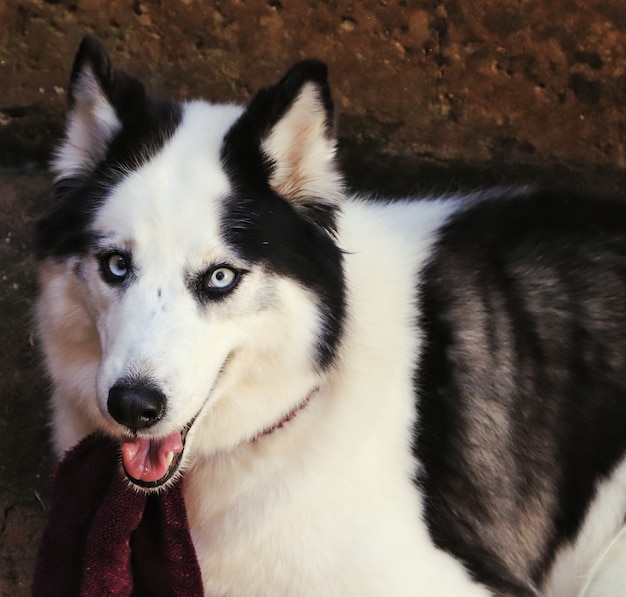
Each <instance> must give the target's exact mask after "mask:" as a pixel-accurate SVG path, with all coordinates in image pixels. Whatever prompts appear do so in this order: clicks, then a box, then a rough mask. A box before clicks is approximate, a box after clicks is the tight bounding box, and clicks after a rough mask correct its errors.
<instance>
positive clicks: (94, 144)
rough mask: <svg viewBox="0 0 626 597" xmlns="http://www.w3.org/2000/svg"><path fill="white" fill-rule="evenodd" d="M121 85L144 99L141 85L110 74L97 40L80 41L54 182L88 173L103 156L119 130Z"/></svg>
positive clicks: (53, 168)
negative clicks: (132, 89) (135, 89)
mask: <svg viewBox="0 0 626 597" xmlns="http://www.w3.org/2000/svg"><path fill="white" fill-rule="evenodd" d="M120 82H124V83H125V85H126V86H128V84H129V82H131V83H132V86H133V87H135V88H139V90H140V95H143V96H145V91H144V90H143V86H142V85H141V83H139V82H138V81H136V80H134V79H131V78H130V77H127V76H126V75H123V74H122V73H119V72H117V71H115V70H113V68H112V65H111V60H110V58H109V56H108V55H107V53H106V52H105V50H104V48H103V47H102V46H101V45H100V43H99V42H98V41H97V40H96V39H94V38H92V37H86V38H85V39H83V41H82V43H81V45H80V48H79V50H78V53H77V54H76V58H75V60H74V66H73V68H72V75H71V77H70V86H69V92H68V110H67V124H66V133H65V140H64V142H63V143H62V145H61V147H59V149H58V150H57V152H56V155H55V159H54V161H53V163H52V170H53V172H54V173H55V174H56V178H57V180H59V179H62V178H68V177H71V176H74V175H77V174H80V173H82V172H85V171H88V170H90V169H91V168H93V167H94V166H95V165H96V164H97V163H98V162H99V161H100V160H102V159H103V158H104V156H105V155H106V151H107V148H108V146H109V144H110V142H111V140H112V139H113V137H114V136H115V134H116V133H117V132H118V131H119V130H120V129H121V128H122V119H121V117H120V115H119V114H118V111H117V110H116V107H115V104H116V101H115V100H116V96H119V86H120Z"/></svg>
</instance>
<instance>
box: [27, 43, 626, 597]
mask: <svg viewBox="0 0 626 597" xmlns="http://www.w3.org/2000/svg"><path fill="white" fill-rule="evenodd" d="M68 118H69V121H68V132H67V139H66V141H65V143H64V144H63V145H62V147H61V148H60V150H59V153H58V155H57V158H56V161H55V170H56V174H57V189H58V205H57V208H56V210H55V211H54V212H53V213H52V214H51V216H49V217H48V218H46V219H45V220H43V221H42V224H41V226H40V229H39V249H40V254H41V280H42V291H41V296H40V300H39V307H38V323H39V329H40V335H41V338H42V344H43V348H44V353H45V356H46V363H47V366H48V370H49V372H50V375H51V378H52V380H53V383H54V395H53V416H54V439H55V443H56V449H57V451H58V453H59V454H62V453H63V452H64V451H65V450H66V449H68V448H69V447H70V446H72V445H74V444H75V443H76V442H78V441H79V440H80V439H81V438H82V437H84V436H85V435H87V434H89V433H91V432H92V431H94V430H100V431H102V432H104V433H107V434H109V435H111V436H113V437H116V438H119V441H120V446H121V453H122V461H123V466H124V469H125V472H126V475H127V476H128V478H129V480H130V481H131V482H132V483H134V484H135V485H136V486H138V487H144V488H146V489H150V488H161V487H167V484H168V483H169V482H170V479H172V478H173V477H175V476H177V475H178V474H179V473H181V472H182V474H183V475H184V477H183V480H184V487H185V497H186V505H187V510H188V516H189V522H190V526H191V532H192V537H193V540H194V544H195V546H196V550H197V554H198V558H199V561H200V565H201V569H202V574H203V579H204V583H205V592H206V595H207V596H209V595H211V596H218V595H219V596H246V597H250V596H255V595H256V596H265V595H289V596H290V597H291V596H296V595H320V596H324V597H331V596H338V597H347V596H349V595H355V596H364V595H381V596H382V595H384V596H388V595H394V596H395V595H411V596H415V595H424V596H429V597H431V596H436V595H440V596H446V597H449V596H451V595H454V596H457V595H459V596H460V595H463V596H486V595H496V594H500V595H534V594H545V595H553V596H570V595H571V596H579V595H580V596H583V595H584V596H590V595H605V596H615V595H619V594H626V572H624V570H626V531H625V530H624V528H625V527H624V517H625V515H626V300H625V297H626V205H622V204H619V203H612V202H605V201H603V202H598V201H596V202H591V201H589V200H586V199H584V198H576V197H570V196H560V195H554V194H548V193H539V192H531V191H529V192H521V191H518V192H515V193H511V192H505V191H492V192H490V193H485V194H476V195H473V196H470V197H464V198H462V197H449V198H447V199H445V200H444V199H441V200H420V201H416V200H412V201H408V200H403V201H394V202H389V201H381V200H376V201H375V200H365V199H360V198H358V197H349V196H346V195H345V193H344V191H343V188H342V184H341V178H340V176H339V174H338V172H337V170H336V166H335V162H334V151H335V141H334V138H333V136H332V104H331V102H330V95H329V92H328V87H327V84H326V75H325V69H324V67H323V66H322V65H320V64H319V63H315V62H305V63H302V64H300V65H297V66H296V67H294V69H292V70H291V71H290V72H289V73H288V74H287V75H286V76H285V78H283V80H282V81H281V82H280V83H278V85H276V86H275V87H272V88H269V89H266V90H264V91H262V92H260V93H259V94H258V95H257V96H256V97H255V99H254V100H253V101H252V103H251V104H250V106H249V107H248V108H247V109H246V110H242V109H241V108H238V107H235V106H216V105H210V104H207V103H204V102H191V103H187V104H174V103H157V102H154V101H153V100H150V99H148V98H146V97H145V95H144V94H143V88H142V87H141V86H140V84H139V83H138V82H137V81H135V80H134V79H131V78H129V77H127V76H125V75H123V74H121V73H118V72H115V71H112V70H111V68H110V64H109V62H108V58H107V57H106V56H105V55H104V53H103V51H102V49H101V48H100V47H99V46H98V45H97V44H96V43H95V42H94V41H93V40H87V41H86V42H84V44H83V46H82V47H81V50H80V52H79V55H78V56H77V60H76V63H75V67H74V71H73V74H72V85H71V89H70V110H69V116H68Z"/></svg>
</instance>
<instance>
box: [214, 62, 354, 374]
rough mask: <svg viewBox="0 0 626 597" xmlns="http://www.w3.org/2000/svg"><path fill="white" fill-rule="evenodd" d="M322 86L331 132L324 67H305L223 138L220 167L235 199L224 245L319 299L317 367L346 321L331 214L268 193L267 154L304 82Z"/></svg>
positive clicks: (260, 97)
mask: <svg viewBox="0 0 626 597" xmlns="http://www.w3.org/2000/svg"><path fill="white" fill-rule="evenodd" d="M308 82H312V83H314V84H315V85H316V86H317V89H318V96H319V98H320V101H321V102H322V105H323V107H324V109H325V113H326V128H327V133H328V134H329V135H330V134H331V127H332V122H333V116H332V101H331V98H330V91H329V89H328V84H327V82H326V66H325V65H324V64H322V63H321V62H317V61H311V60H310V61H306V62H302V63H299V64H298V65H296V66H295V67H293V68H292V69H291V70H290V71H289V72H288V73H287V74H286V75H285V77H283V79H282V80H281V81H280V82H279V83H278V84H277V85H275V86H274V87H270V88H267V89H264V90H262V91H260V92H259V93H258V94H257V95H256V96H255V97H254V99H253V100H252V102H251V103H250V106H249V107H248V109H247V110H246V111H245V112H244V113H243V114H242V116H241V117H240V118H239V120H238V121H237V122H236V123H235V124H234V125H233V126H232V128H231V129H230V131H229V132H228V134H227V135H226V138H225V141H224V146H223V148H222V164H223V165H224V169H225V171H226V172H227V175H228V177H229V180H230V183H231V185H232V186H233V189H234V193H233V195H232V196H231V197H230V199H229V200H228V201H227V202H226V207H225V210H224V213H223V219H222V223H221V229H222V230H223V235H224V238H225V241H226V242H227V243H228V244H229V245H230V246H232V247H234V248H235V249H236V250H237V251H238V252H239V254H240V255H241V256H242V257H243V258H244V259H246V260H249V261H252V262H262V263H263V264H264V265H266V266H267V267H269V268H270V269H272V270H273V271H274V272H276V273H279V274H284V275H286V276H290V277H293V278H295V279H297V280H299V281H300V282H301V283H302V284H304V285H305V286H306V287H308V288H311V289H312V290H313V291H314V292H315V293H316V295H317V296H319V297H320V307H321V309H322V312H323V316H324V331H323V334H322V336H321V337H320V339H319V344H318V352H317V360H318V364H319V366H320V367H321V368H326V367H328V366H329V365H330V363H331V362H332V361H333V358H334V355H335V352H336V348H337V345H338V342H339V338H340V336H341V332H342V329H343V322H344V317H345V288H344V281H343V258H342V252H341V250H340V249H339V248H338V247H337V246H336V244H335V242H334V239H333V232H334V229H335V212H334V209H333V208H332V207H328V206H325V208H324V209H322V208H321V207H317V208H313V207H312V206H314V205H318V202H317V198H315V197H312V198H311V202H310V203H309V204H308V205H307V202H306V201H304V202H300V201H299V202H298V205H297V206H294V205H293V204H292V203H291V202H290V201H289V200H288V199H286V198H284V197H281V196H279V195H278V194H277V193H276V192H275V191H274V190H273V189H272V188H271V186H270V183H269V179H270V176H271V173H272V168H273V167H274V164H272V163H271V161H269V159H268V158H267V156H266V155H265V154H264V153H263V151H262V148H261V146H262V143H263V140H264V139H265V138H267V136H268V135H269V134H270V132H271V130H272V127H273V126H274V125H275V124H276V123H277V122H278V121H279V120H280V119H281V118H282V117H283V116H284V114H285V113H286V112H287V110H288V109H289V107H290V106H291V105H292V103H293V101H294V100H295V98H296V97H297V96H298V93H299V91H300V90H301V89H302V86H303V85H304V84H305V83H308Z"/></svg>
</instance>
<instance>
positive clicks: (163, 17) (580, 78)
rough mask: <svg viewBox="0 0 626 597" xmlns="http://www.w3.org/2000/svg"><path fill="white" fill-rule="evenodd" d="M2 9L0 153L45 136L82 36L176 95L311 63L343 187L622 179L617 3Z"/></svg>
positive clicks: (554, 0) (26, 1) (624, 32)
mask: <svg viewBox="0 0 626 597" xmlns="http://www.w3.org/2000/svg"><path fill="white" fill-rule="evenodd" d="M0 23H2V24H3V25H2V27H1V28H0V127H1V128H0V163H5V164H6V163H19V162H20V161H23V159H24V158H25V157H27V158H28V159H36V160H41V159H42V158H43V157H44V156H45V155H46V152H47V151H49V143H48V141H49V138H50V134H57V133H58V129H59V123H60V119H61V112H62V106H63V104H64V99H65V98H64V87H65V84H66V80H67V73H68V70H69V67H70V65H71V61H72V57H73V54H74V52H75V50H76V47H77V45H78V43H79V41H80V39H81V37H82V36H83V35H84V34H86V33H91V34H95V35H97V36H98V37H99V38H100V39H101V40H102V41H103V42H104V43H105V44H106V46H107V47H108V49H109V50H110V52H111V54H112V56H113V57H114V59H115V60H116V62H117V63H118V64H120V65H122V66H123V67H124V68H126V69H127V70H128V71H130V72H132V73H134V74H137V75H140V76H141V77H143V78H144V80H145V81H146V82H147V83H148V86H149V88H150V89H152V90H153V91H155V92H157V93H167V94H168V95H170V94H173V95H175V96H177V97H180V98H187V97H194V96H204V97H208V98H211V99H214V100H219V101H224V100H227V101H246V100H247V99H249V97H250V95H251V94H252V93H253V92H254V90H256V89H257V88H259V87H260V86H263V85H266V84H268V83H271V82H273V81H274V80H275V79H276V78H277V77H279V76H280V75H281V73H282V72H283V71H284V70H285V69H286V68H288V67H289V66H290V65H291V64H292V63H293V62H295V61H297V60H299V59H302V58H306V57H317V58H321V59H323V60H325V61H326V62H327V63H328V64H329V67H330V72H331V82H332V85H333V89H334V96H335V100H336V103H337V106H338V109H339V114H340V120H339V122H340V125H339V126H340V128H339V130H340V134H341V136H342V138H343V140H344V146H345V148H346V153H345V156H346V157H345V160H346V162H347V166H348V170H349V172H350V174H351V179H352V180H353V182H354V183H355V184H356V185H357V186H367V184H369V183H372V184H375V185H378V186H382V187H387V188H391V189H395V188H401V187H402V186H403V185H404V186H407V185H421V184H423V183H424V181H425V182H426V183H427V184H430V182H431V181H432V180H433V177H435V178H436V177H437V176H438V175H443V177H444V178H445V175H446V173H449V175H448V178H449V179H450V181H451V184H454V182H455V180H456V179H459V180H461V181H463V180H468V181H470V180H471V174H470V173H471V172H472V171H476V172H481V173H482V174H481V176H484V177H486V179H488V180H493V181H498V180H500V179H510V178H511V177H515V176H517V175H519V176H521V177H525V178H529V177H530V178H532V177H537V178H538V179H540V180H544V179H545V178H546V176H548V177H552V179H553V180H554V181H556V182H557V183H559V184H568V183H571V182H572V181H575V183H576V184H580V183H586V182H588V181H590V180H591V181H592V182H593V183H594V184H595V183H598V184H600V185H601V186H604V187H606V188H609V189H612V190H617V191H619V190H620V178H621V175H622V173H621V169H622V168H624V165H625V160H626V157H625V154H624V142H625V141H624V139H625V133H626V122H625V118H624V103H625V100H626V72H625V65H626V3H625V2H622V1H621V0H406V1H396V2H394V1H391V0H389V1H385V0H377V1H374V0H366V1H351V0H345V1H338V0H327V1H316V0H309V1H308V2H307V1H298V2H296V1H290V0H213V1H202V0H179V1H174V0H134V1H131V0H2V2H0ZM407 168H408V169H409V171H408V172H407V170H406V169H407ZM395 177H399V178H401V179H402V181H400V182H398V181H396V180H395ZM468 177H469V178H468ZM476 180H477V181H480V177H479V178H476Z"/></svg>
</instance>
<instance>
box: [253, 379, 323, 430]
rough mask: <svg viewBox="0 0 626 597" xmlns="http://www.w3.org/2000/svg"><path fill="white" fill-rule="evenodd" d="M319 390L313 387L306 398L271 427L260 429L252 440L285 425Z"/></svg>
mask: <svg viewBox="0 0 626 597" xmlns="http://www.w3.org/2000/svg"><path fill="white" fill-rule="evenodd" d="M318 390H319V388H317V387H316V388H313V389H312V390H311V391H310V392H309V393H308V394H307V396H306V398H305V399H304V400H303V401H302V402H300V404H298V405H297V406H294V408H292V409H291V410H290V411H289V412H288V413H287V414H286V415H285V416H284V417H283V418H282V419H280V420H279V421H277V422H276V423H274V425H272V426H271V427H268V428H267V429H264V430H263V431H261V432H260V433H258V434H257V435H255V436H254V437H253V438H252V440H251V441H252V442H256V441H258V440H260V439H261V438H263V437H265V436H267V435H271V434H272V433H274V432H275V431H276V430H278V429H280V428H281V427H283V426H284V425H286V424H287V423H289V421H291V420H292V419H294V418H295V417H296V416H297V415H298V413H300V411H302V410H304V409H305V408H306V406H307V405H308V404H309V402H310V400H311V398H313V396H314V394H315V393H316V392H317V391H318Z"/></svg>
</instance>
